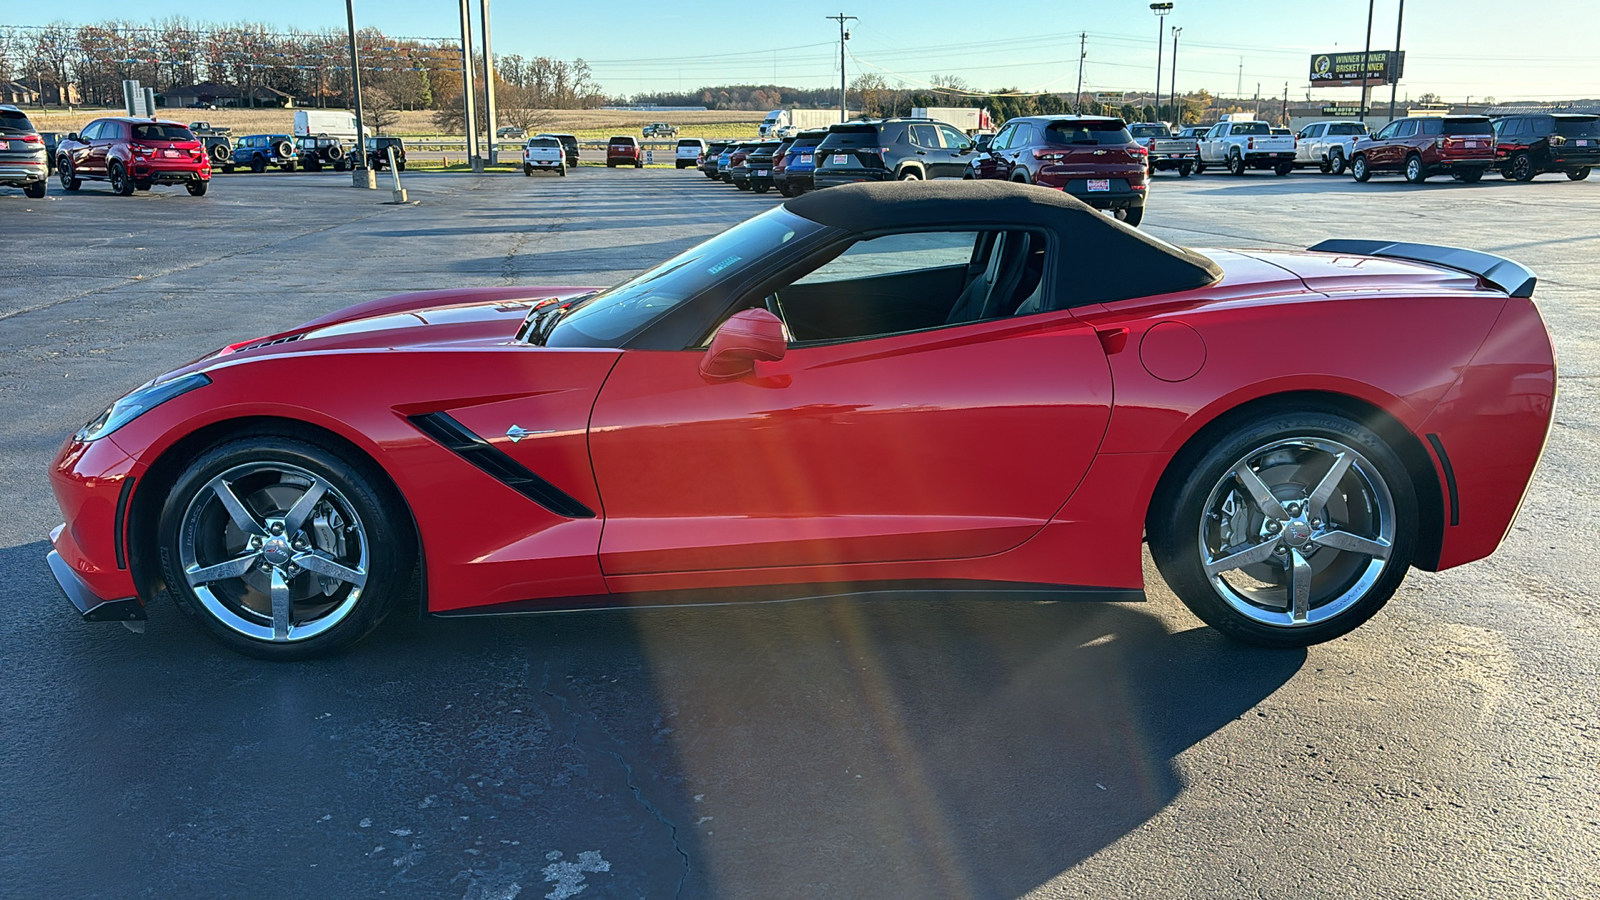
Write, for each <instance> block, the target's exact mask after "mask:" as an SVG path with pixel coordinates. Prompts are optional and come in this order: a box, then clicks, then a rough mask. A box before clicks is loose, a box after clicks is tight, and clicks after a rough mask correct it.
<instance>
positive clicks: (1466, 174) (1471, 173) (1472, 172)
mask: <svg viewBox="0 0 1600 900" xmlns="http://www.w3.org/2000/svg"><path fill="white" fill-rule="evenodd" d="M1456 177H1457V178H1459V179H1460V180H1461V181H1462V182H1463V183H1465V184H1477V183H1478V182H1480V181H1482V180H1483V170H1482V169H1462V170H1461V171H1459V172H1457V173H1456Z"/></svg>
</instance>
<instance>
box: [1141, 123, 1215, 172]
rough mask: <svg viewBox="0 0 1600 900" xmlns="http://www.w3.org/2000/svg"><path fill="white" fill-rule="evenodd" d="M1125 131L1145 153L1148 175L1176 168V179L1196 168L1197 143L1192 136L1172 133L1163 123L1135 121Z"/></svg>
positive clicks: (1198, 154) (1198, 149) (1198, 150)
mask: <svg viewBox="0 0 1600 900" xmlns="http://www.w3.org/2000/svg"><path fill="white" fill-rule="evenodd" d="M1128 132H1129V133H1130V134H1132V135H1133V139H1134V140H1136V141H1138V142H1139V143H1140V144H1141V145H1142V146H1143V147H1144V149H1145V152H1146V153H1147V154H1148V156H1149V160H1150V174H1152V175H1153V174H1155V173H1156V172H1158V171H1161V172H1165V171H1168V170H1171V169H1176V170H1177V171H1178V176H1179V177H1180V178H1188V177H1189V176H1190V175H1192V174H1194V172H1195V171H1196V165H1197V164H1198V162H1199V160H1200V145H1199V142H1197V141H1196V140H1195V139H1194V138H1193V137H1180V136H1178V135H1174V134H1173V133H1172V130H1171V128H1169V127H1168V126H1167V123H1165V122H1135V123H1133V124H1131V125H1129V126H1128Z"/></svg>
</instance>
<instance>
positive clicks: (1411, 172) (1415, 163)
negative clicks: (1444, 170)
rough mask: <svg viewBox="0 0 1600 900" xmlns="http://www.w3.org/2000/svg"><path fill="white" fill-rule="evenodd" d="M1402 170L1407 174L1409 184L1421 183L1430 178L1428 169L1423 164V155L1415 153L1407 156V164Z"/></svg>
mask: <svg viewBox="0 0 1600 900" xmlns="http://www.w3.org/2000/svg"><path fill="white" fill-rule="evenodd" d="M1400 171H1401V172H1402V173H1403V174H1404V175H1405V178H1406V183H1407V184H1421V183H1423V182H1424V181H1427V180H1428V170H1427V168H1426V167H1424V166H1423V165H1422V157H1421V156H1418V155H1417V154H1415V153H1413V154H1411V155H1409V156H1407V157H1406V161H1405V166H1404V167H1403V168H1402V169H1401V170H1400Z"/></svg>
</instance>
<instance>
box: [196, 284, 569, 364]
mask: <svg viewBox="0 0 1600 900" xmlns="http://www.w3.org/2000/svg"><path fill="white" fill-rule="evenodd" d="M592 290H594V288H588V287H514V288H505V287H496V288H474V289H469V290H444V291H423V292H421V293H415V294H401V295H398V296H394V297H385V298H383V299H381V300H373V301H370V302H367V303H362V304H358V305H356V306H351V307H348V308H346V309H342V310H339V311H338V312H334V313H330V314H328V315H326V316H322V317H320V318H317V319H313V320H311V321H310V322H307V323H305V324H304V325H301V326H299V327H298V328H294V329H291V330H289V331H285V332H281V333H279V334H273V335H267V336H265V337H260V338H254V339H251V340H248V341H241V342H239V343H237V344H232V345H230V346H228V347H224V348H223V349H222V350H220V351H218V352H217V353H216V354H213V356H224V355H230V354H235V353H249V354H251V355H256V354H271V353H286V352H303V351H306V350H312V349H316V350H334V349H338V350H346V349H355V348H366V349H372V348H382V349H406V348H414V347H420V346H425V345H440V344H455V343H463V342H478V341H495V342H501V341H508V340H510V339H511V338H513V337H515V335H516V333H517V328H518V327H519V326H520V325H521V324H522V320H523V319H525V318H526V317H527V315H528V311H529V310H531V309H533V308H534V307H535V306H538V305H540V304H542V303H546V302H551V301H557V300H564V299H568V298H571V297H576V296H579V295H581V294H585V293H588V292H590V291H592Z"/></svg>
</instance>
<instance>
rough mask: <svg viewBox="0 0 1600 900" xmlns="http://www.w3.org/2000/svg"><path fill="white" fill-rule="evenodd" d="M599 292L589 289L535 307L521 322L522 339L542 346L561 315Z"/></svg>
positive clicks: (554, 328)
mask: <svg viewBox="0 0 1600 900" xmlns="http://www.w3.org/2000/svg"><path fill="white" fill-rule="evenodd" d="M599 294H600V292H599V291H590V292H588V293H587V294H579V295H578V296H576V297H573V298H571V299H570V300H567V301H566V302H564V303H548V304H545V305H544V306H539V307H535V308H534V309H533V310H532V311H530V312H529V313H528V318H527V319H526V320H524V321H523V323H522V335H521V337H522V339H523V340H524V341H526V342H527V343H529V344H532V345H534V346H536V347H543V346H544V345H545V341H548V340H549V339H550V333H551V332H552V331H555V330H556V323H557V322H559V321H561V318H562V317H563V316H565V315H566V314H567V313H569V312H572V311H573V310H574V309H577V308H578V307H580V306H582V305H583V304H585V303H587V302H589V301H590V300H593V299H594V298H595V297H596V296H598V295H599Z"/></svg>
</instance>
